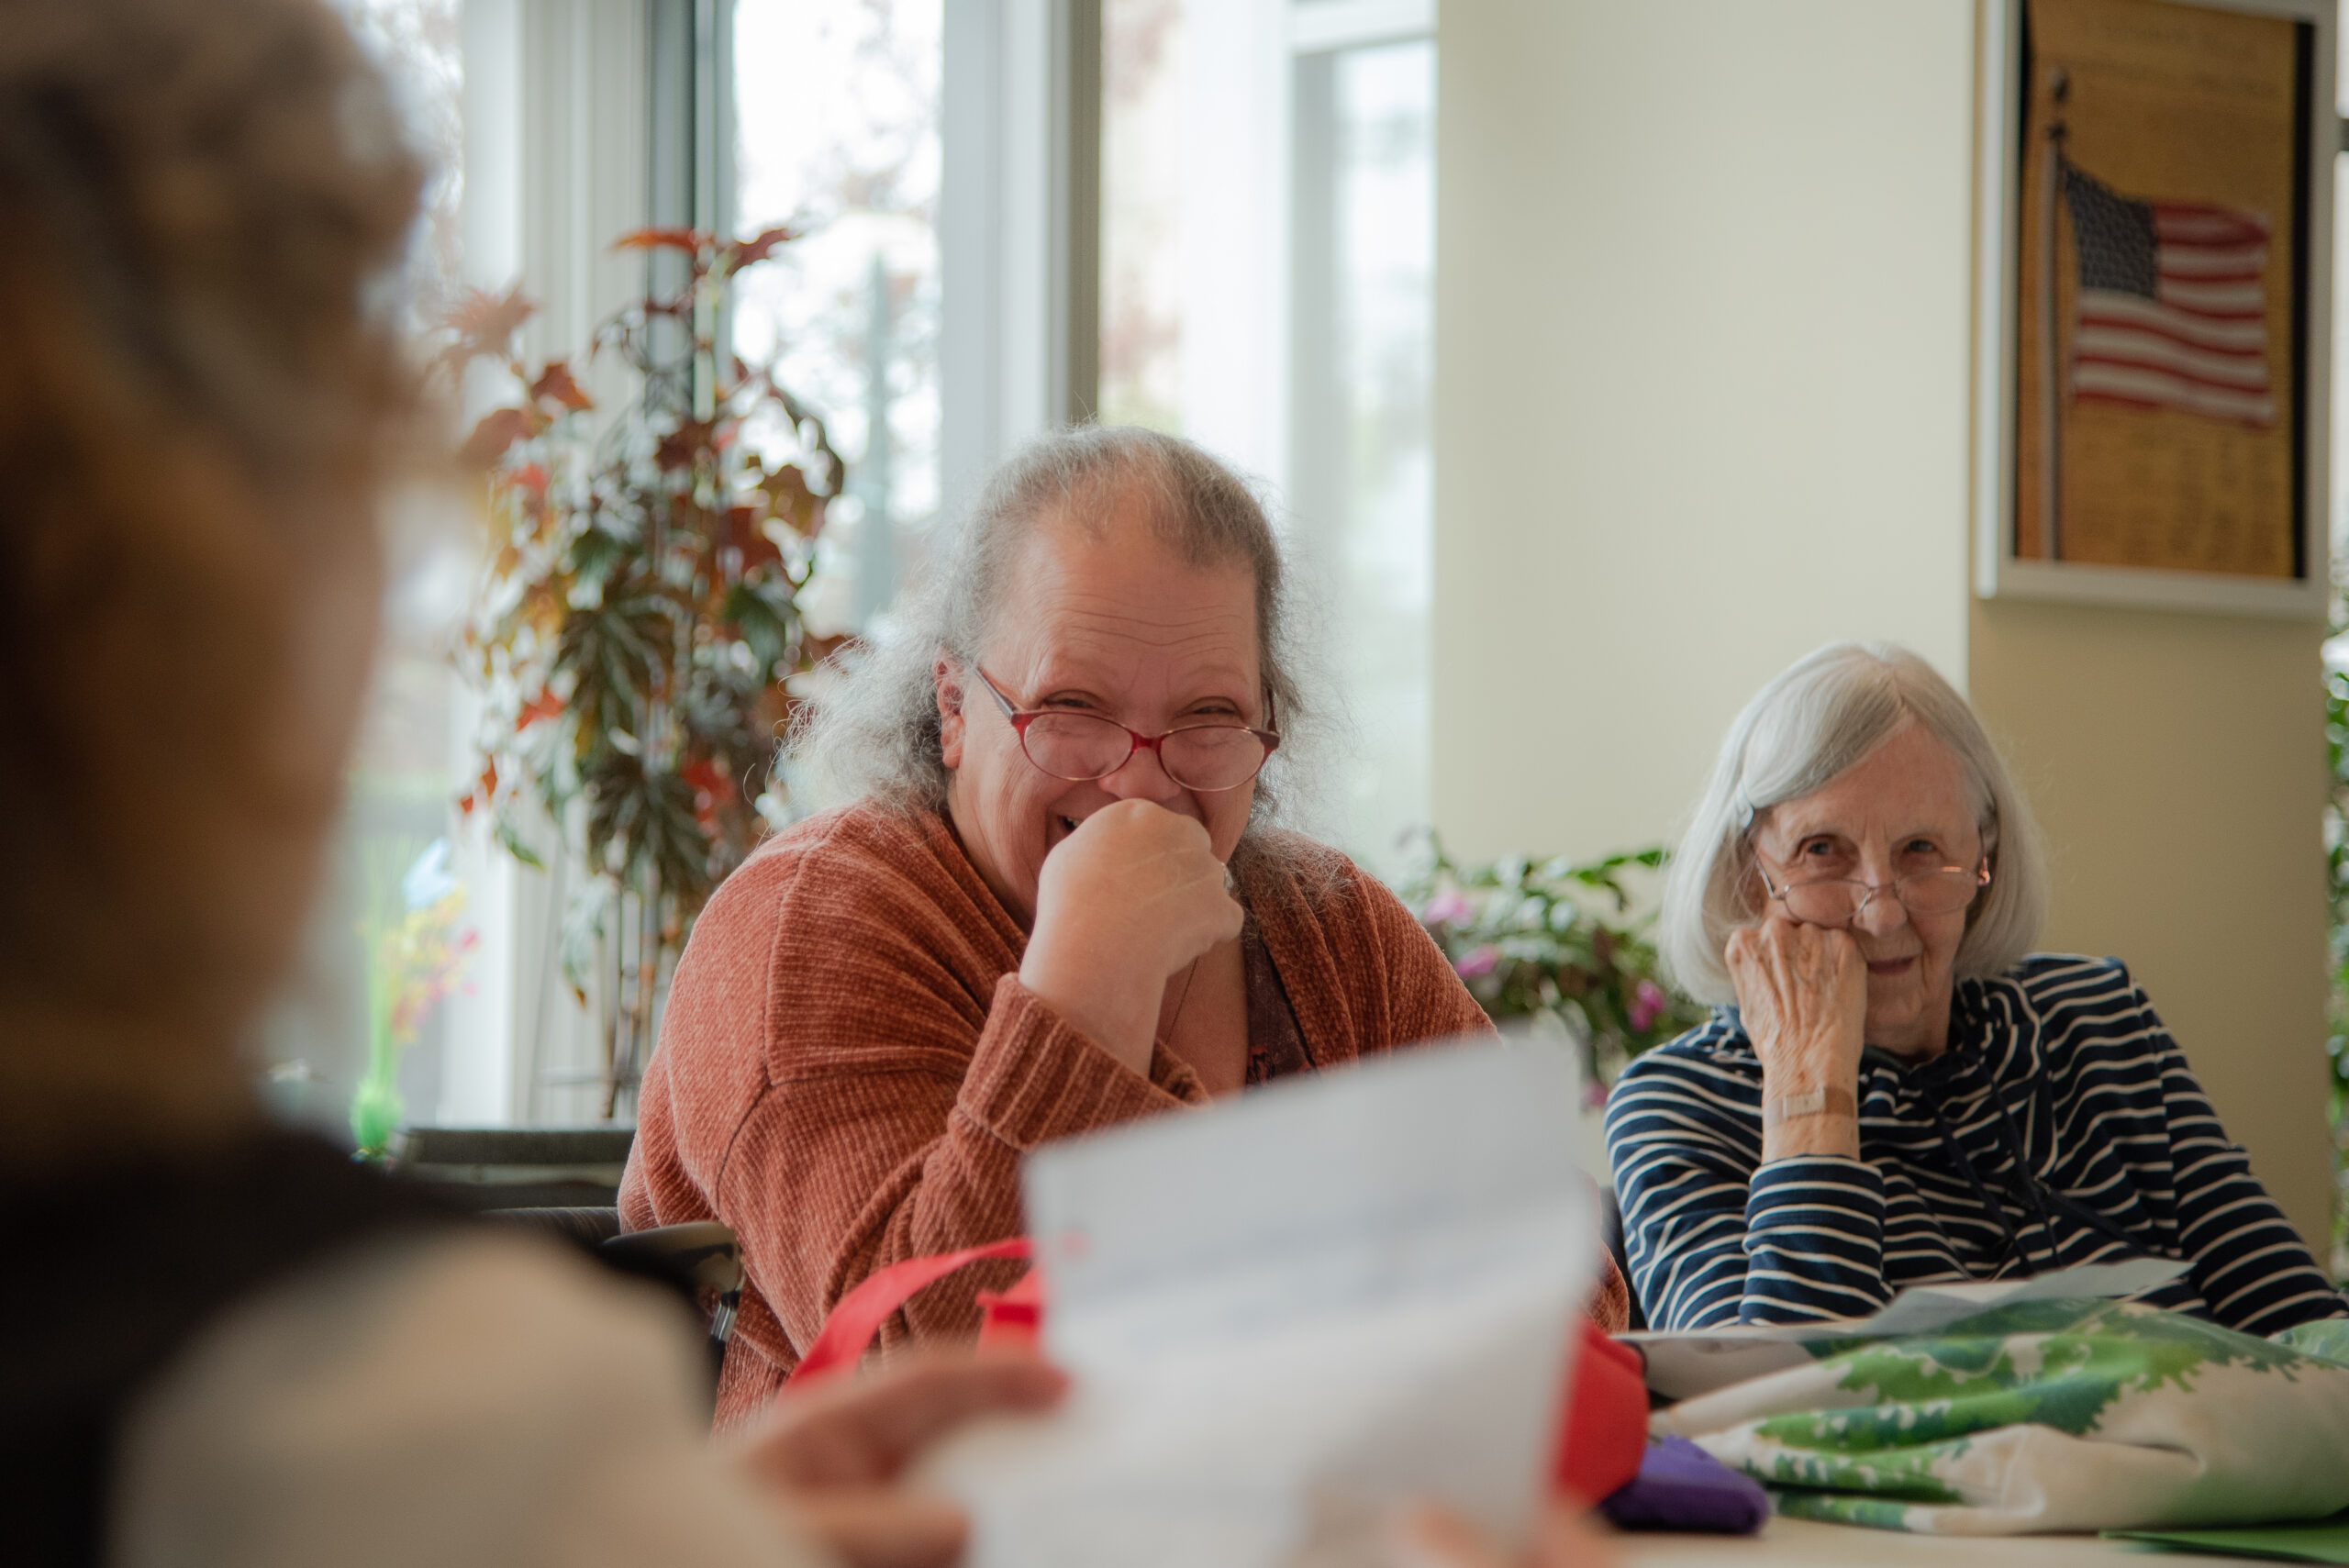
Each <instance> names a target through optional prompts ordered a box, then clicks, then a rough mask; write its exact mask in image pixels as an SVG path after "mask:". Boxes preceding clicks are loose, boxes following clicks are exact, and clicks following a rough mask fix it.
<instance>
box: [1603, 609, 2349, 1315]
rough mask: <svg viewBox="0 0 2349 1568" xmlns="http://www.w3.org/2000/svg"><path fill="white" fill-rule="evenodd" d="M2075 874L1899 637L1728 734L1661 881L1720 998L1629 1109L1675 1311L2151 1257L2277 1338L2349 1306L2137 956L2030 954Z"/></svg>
mask: <svg viewBox="0 0 2349 1568" xmlns="http://www.w3.org/2000/svg"><path fill="white" fill-rule="evenodd" d="M2047 885H2048V878H2047V865H2046V854H2045V851H2044V850H2043V847H2042V845H2041V841H2040V837H2039V832H2038V829H2037V828H2036V827H2035V826H2034V824H2033V823H2032V817H2031V812H2030V809H2029V807H2028V806H2026V805H2025V804H2024V801H2023V797H2022V794H2021V790H2019V789H2018V788H2017V787H2016V785H2015V782H2014V779H2013V777H2012V775H2011V774H2010V773H2009V772H2008V769H2007V765H2006V762H2004V760H2003V759H2001V758H2000V757H1999V755H1998V750H1997V749H1996V748H1995V747H1994V746H1992V745H1991V743H1990V740H1989V737H1988V736H1987V734H1986V733H1985V732H1984V730H1983V728H1982V724H1981V721H1980V719H1978V718H1977V717H1975V713H1974V710H1973V708H1972V707H1970V706H1968V705H1967V703H1966V701H1965V698H1964V697H1962V696H1960V695H1958V694H1957V692H1956V691H1955V690H1954V688H1953V687H1952V686H1951V685H1950V684H1949V683H1948V682H1946V681H1944V680H1943V679H1942V677H1941V676H1940V675H1939V674H1937V673H1934V671H1933V669H1932V666H1931V665H1929V664H1927V663H1926V662H1924V661H1923V660H1922V659H1920V658H1919V657H1918V656H1917V655H1916V654H1914V653H1911V652H1909V651H1908V650H1906V649H1903V648H1897V647H1893V646H1891V645H1889V644H1883V643H1870V644H1865V645H1863V644H1859V643H1838V644H1835V645H1833V646H1831V647H1827V648H1822V649H1820V651H1817V652H1815V653H1813V654H1811V655H1809V657H1807V658H1805V659H1802V660H1800V661H1798V662H1796V663H1795V664H1794V665H1793V666H1792V667H1791V668H1789V669H1788V670H1787V671H1786V673H1783V674H1781V675H1780V676H1778V678H1777V679H1776V680H1775V681H1772V682H1771V683H1770V684H1768V685H1767V686H1765V687H1764V688H1763V689H1762V691H1761V693H1760V694H1759V695H1756V696H1755V697H1754V698H1753V701H1752V702H1751V703H1750V704H1748V705H1747V706H1746V709H1745V711H1744V712H1743V713H1742V714H1741V715H1739V717H1738V718H1737V721H1736V723H1735V724H1733V725H1732V726H1731V728H1730V732H1729V737H1728V739H1727V740H1725V741H1724V742H1723V743H1722V746H1721V753H1720V762H1719V764H1718V765H1717V766H1716V768H1715V769H1714V772H1713V776H1712V781H1711V783H1710V784H1708V785H1707V787H1706V790H1705V795H1704V798H1703V799H1702V800H1701V801H1700V802H1699V803H1698V807H1697V811H1696V815H1695V817H1694V819H1693V820H1692V822H1691V824H1690V826H1689V828H1688V831H1687V837H1686V838H1684V839H1683V840H1682V841H1681V845H1680V850H1679V852H1678V854H1677V855H1676V856H1675V858H1674V861H1673V862H1672V869H1671V871H1670V873H1669V874H1668V876H1667V878H1666V881H1665V884H1664V910H1663V915H1662V919H1661V923H1660V925H1659V928H1658V934H1659V938H1660V943H1661V946H1662V948H1663V950H1664V959H1665V962H1667V964H1668V965H1669V966H1670V967H1671V970H1672V972H1673V975H1674V977H1675V979H1676V980H1677V981H1678V982H1679V984H1681V985H1682V986H1683V988H1685V989H1686V990H1687V992H1688V993H1689V994H1690V995H1693V996H1695V997H1697V998H1698V1000H1700V1001H1706V1002H1713V1003H1718V1004H1722V1006H1721V1008H1720V1012H1718V1013H1717V1014H1716V1015H1715V1017H1714V1018H1713V1020H1712V1021H1711V1022H1710V1023H1708V1024H1705V1025H1703V1026H1702V1027H1700V1028H1698V1029H1693V1030H1691V1031H1690V1032H1689V1033H1687V1034H1686V1035H1683V1036H1682V1037H1681V1038H1680V1039H1678V1040H1674V1041H1672V1042H1671V1043H1670V1044H1668V1045H1665V1046H1663V1047H1661V1048H1659V1049H1658V1050H1655V1051H1650V1052H1649V1053H1648V1054H1646V1055H1645V1056H1642V1057H1641V1058H1640V1059H1639V1060H1638V1061H1637V1062H1633V1063H1632V1064H1631V1067H1630V1068H1629V1069H1628V1070H1627V1071H1626V1072H1625V1073H1624V1074H1623V1077H1622V1080H1621V1081H1620V1083H1619V1084H1617V1085H1616V1087H1615V1091H1614V1093H1612V1094H1611V1095H1609V1096H1608V1102H1607V1145H1608V1156H1609V1162H1610V1163H1611V1164H1612V1166H1613V1169H1614V1172H1615V1181H1616V1186H1617V1190H1618V1192H1619V1193H1620V1195H1621V1201H1622V1206H1623V1231H1624V1238H1625V1241H1626V1244H1627V1246H1628V1248H1629V1251H1630V1253H1631V1274H1632V1277H1633V1278H1634V1279H1635V1280H1636V1281H1637V1282H1638V1285H1639V1293H1640V1300H1641V1301H1642V1304H1644V1305H1645V1307H1647V1312H1648V1317H1649V1318H1650V1320H1651V1321H1653V1323H1655V1324H1656V1325H1657V1326H1658V1327H1659V1328H1669V1329H1698V1328H1711V1327H1715V1326H1718V1325H1723V1324H1735V1323H1800V1322H1806V1321H1812V1320H1816V1319H1819V1318H1855V1317H1865V1316H1866V1315H1867V1314H1869V1313H1871V1312H1874V1311H1876V1309H1877V1308H1878V1307H1883V1306H1884V1305H1886V1303H1887V1302H1888V1301H1889V1300H1890V1299H1891V1297H1892V1296H1893V1295H1894V1293H1895V1292H1897V1291H1898V1290H1900V1289H1901V1288H1902V1287H1903V1286H1906V1285H1912V1284H1929V1283H1933V1282H1937V1281H1945V1280H1966V1279H1995V1278H2012V1277H2021V1276H2026V1275H2031V1274H2038V1273H2046V1272H2049V1271H2052V1270H2054V1269H2061V1268H2069V1267H2073V1266H2075V1265H2078V1264H2084V1263H2105V1262H2120V1261H2122V1260H2124V1259H2130V1258H2147V1257H2156V1258H2174V1259H2180V1260H2183V1261H2184V1262H2185V1263H2186V1265H2187V1267H2186V1270H2185V1272H2184V1273H2181V1274H2180V1275H2179V1276H2178V1277H2177V1278H2176V1279H2175V1280H2173V1281H2171V1282H2169V1283H2168V1284H2164V1285H2161V1286H2158V1287H2156V1288H2155V1289H2153V1290H2151V1291H2148V1292H2146V1293H2144V1294H2143V1296H2142V1297H2141V1299H2143V1300H2144V1301H2147V1302H2149V1303H2151V1304H2152V1305H2154V1306H2156V1307H2169V1308H2173V1309H2175V1310H2177V1311H2181V1312H2190V1313H2194V1314H2197V1315H2199V1316H2201V1317H2204V1318H2210V1319H2212V1320H2214V1321H2216V1322H2219V1323H2222V1324H2224V1325H2226V1326H2227V1327H2229V1328H2231V1329H2243V1330H2244V1331H2245V1332H2248V1333H2253V1334H2269V1333H2273V1332H2275V1331H2276V1330H2277V1329H2284V1328H2288V1327H2289V1326H2290V1325H2292V1324H2294V1323H2299V1322H2302V1321H2305V1320H2307V1319H2310V1318H2329V1317H2337V1316H2340V1315H2342V1314H2343V1313H2349V1302H2345V1301H2344V1300H2343V1297H2342V1295H2341V1293H2340V1292H2339V1291H2338V1290H2336V1289H2335V1288H2334V1287H2333V1285H2332V1282H2331V1281H2330V1280H2328V1279H2327V1278H2325V1276H2324V1274H2323V1273H2322V1272H2321V1271H2320V1270H2319V1269H2318V1268H2317V1266H2316V1261H2315V1259H2314V1258H2313V1257H2311V1256H2310V1252H2309V1250H2308V1247H2307V1246H2306V1245H2305V1244H2304V1243H2303V1242H2302V1241H2301V1240H2300V1237H2299V1232H2297V1231H2295V1230H2294V1229H2292V1227H2291V1225H2290V1224H2289V1223H2288V1221H2287V1220H2286V1219H2285V1218H2284V1216H2283V1214H2282V1212H2281V1211H2280V1210H2278V1209H2277V1207H2276V1203H2275V1200H2274V1199H2272V1198H2270V1197H2269V1196H2268V1195H2267V1193H2266V1190H2265V1189H2264V1188H2263V1187H2261V1185H2260V1184H2259V1181H2258V1178H2257V1177H2255V1176H2254V1175H2253V1174H2252V1172H2251V1164H2250V1162H2249V1161H2248V1160H2246V1159H2245V1158H2244V1156H2243V1151H2242V1150H2241V1149H2240V1148H2238V1147H2237V1146H2236V1145H2235V1144H2234V1143H2232V1141H2230V1140H2228V1138H2227V1135H2226V1132H2225V1129H2222V1128H2221V1126H2220V1125H2219V1118H2218V1117H2217V1116H2216V1114H2214V1113H2213V1112H2212V1110H2211V1108H2210V1100H2209V1099H2208V1098H2207V1097H2206V1096H2205V1095H2203V1093H2202V1088H2201V1085H2200V1084H2199V1083H2197V1082H2196V1081H2195V1077H2194V1074H2193V1073H2192V1071H2191V1070H2190V1069H2189V1068H2188V1066H2187V1064H2186V1057H2185V1055H2184V1053H2183V1052H2182V1051H2179V1049H2178V1047H2177V1042H2176V1040H2172V1039H2171V1038H2170V1035H2169V1031H2168V1029H2166V1028H2165V1026H2164V1025H2163V1023H2162V1020H2161V1018H2160V1017H2159V1016H2158V1015H2157V1014H2155V1012H2154V1006H2153V1003H2152V1002H2151V1001H2150V1000H2148V999H2147V997H2146V995H2145V993H2144V992H2143V989H2141V988H2140V987H2139V986H2138V985H2137V984H2136V982H2135V981H2134V980H2132V978H2131V977H2130V974H2129V971H2128V970H2127V969H2126V968H2125V967H2124V966H2123V965H2122V964H2121V962H2120V961H2119V960H2118V959H2110V958H2106V959H2093V958H2076V957H2068V956H2065V955H2061V954H2054V953H2039V952H2033V951H2031V950H2032V942H2033V940H2034V939H2035V938H2036V937H2037V936H2038V933H2039V926H2040V922H2041V921H2042V919H2043V918H2044V917H2045V914H2046V906H2047Z"/></svg>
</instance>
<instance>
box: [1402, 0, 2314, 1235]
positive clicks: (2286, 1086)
mask: <svg viewBox="0 0 2349 1568" xmlns="http://www.w3.org/2000/svg"><path fill="white" fill-rule="evenodd" d="M1974 39H1975V12H1974V6H1973V3H1972V0H1901V3H1900V4H1898V5H1886V4H1883V3H1882V0H1773V3H1772V4H1770V5H1768V6H1756V5H1753V4H1751V0H1545V3H1542V4H1528V3H1526V0H1445V4H1444V6H1443V11H1442V39H1441V57H1442V64H1441V78H1440V85H1439V100H1438V101H1439V112H1440V115H1441V119H1440V122H1439V134H1438V147H1439V159H1440V164H1439V181H1438V192H1439V198H1438V200H1439V210H1438V228H1437V243H1438V284H1437V346H1438V361H1437V373H1436V399H1437V403H1436V421H1435V422H1436V448H1437V479H1436V515H1437V517H1438V528H1437V542H1436V584H1435V595H1434V605H1435V614H1434V640H1435V648H1434V657H1435V713H1436V718H1435V733H1434V738H1433V739H1434V752H1435V762H1434V776H1433V781H1432V782H1433V791H1434V814H1435V818H1436V822H1437V825H1438V826H1439V828H1442V830H1443V832H1444V834H1445V836H1446V838H1447V839H1448V840H1451V842H1452V843H1453V845H1454V846H1455V847H1456V848H1458V849H1459V850H1462V851H1466V852H1469V853H1475V854H1484V853H1491V852H1497V851H1502V850H1510V849H1522V850H1529V851H1573V852H1576V853H1593V852H1598V851H1605V850H1610V849H1617V848H1623V847H1628V846H1631V845H1634V844H1640V843H1647V842H1653V841H1654V840H1660V839H1664V838H1665V837H1667V836H1668V835H1669V834H1670V833H1671V832H1672V831H1673V830H1674V828H1675V827H1676V826H1677V824H1678V821H1679V818H1680V814H1681V813H1682V812H1683V811H1684V810H1685V809H1686V807H1687V804H1688V802H1689V801H1690V799H1691V798H1692V797H1693V795H1694V794H1695V792H1696V790H1697V788H1698V785H1699V784H1700V783H1701V781H1702V778H1703V774H1704V772H1705V769H1706V768H1707V766H1708V765H1709V762H1710V757H1711V752H1712V750H1713V748H1714V746H1715V745H1716V744H1717V742H1718V740H1719V738H1720V732H1721V730H1722V728H1724V726H1725V725H1726V724H1727V722H1728V720H1729V718H1730V717H1731V714H1733V713H1734V712H1735V711H1736V709H1737V708H1738V706H1740V705H1742V703H1743V702H1744V701H1745V700H1746V698H1747V697H1748V696H1750V695H1752V693H1753V690H1754V689H1755V688H1756V687H1757V686H1758V685H1760V684H1761V683H1762V682H1763V681H1765V679H1767V678H1768V677H1769V676H1770V675H1771V674H1772V673H1775V672H1776V670H1778V669H1779V668H1780V667H1782V666H1783V665H1784V664H1785V663H1786V662H1788V661H1789V660H1791V659H1792V658H1794V657H1795V656H1796V655H1798V654H1799V653H1801V652H1803V651H1807V650H1808V649H1809V648H1812V647H1814V646H1816V645H1817V644H1819V643H1820V642H1822V641H1826V640H1828V639H1832V638H1837V637H1891V638H1897V639H1900V640H1902V641H1905V642H1907V643H1909V645H1910V646H1912V647H1914V648H1916V649H1917V650H1919V651H1920V652H1922V653H1924V654H1925V655H1926V656H1927V657H1928V658H1930V659H1932V661H1933V662H1935V663H1936V664H1937V665H1938V666H1939V667H1940V668H1941V669H1942V670H1943V672H1944V673H1948V674H1949V675H1951V676H1952V677H1953V678H1954V679H1955V680H1957V681H1958V682H1959V683H1960V684H1964V685H1967V686H1969V687H1970V689H1971V691H1972V693H1973V695H1974V696H1975V698H1976V702H1977V703H1978V705H1979V706H1981V708H1982V710H1983V713H1984V716H1985V717H1986V718H1987V720H1988V721H1989V722H1990V724H1991V727H1992V728H1993V730H1994V732H1996V733H1997V734H1998V736H1999V738H2000V740H2002V741H2003V742H2004V743H2005V744H2006V745H2007V747H2008V748H2009V755H2010V756H2011V757H2012V758H2013V760H2014V761H2015V762H2016V764H2017V766H2018V768H2019V770H2020V771H2021V773H2022V775H2023V776H2024V778H2025V780H2026V782H2027V784H2028V785H2029V786H2030V787H2031V788H2032V792H2033V795H2034V797H2035V798H2036V799H2037V800H2038V801H2039V803H2040V805H2041V809H2042V811H2043V815H2044V817H2045V818H2046V821H2047V825H2048V827H2049V828H2050V832H2051V836H2052V837H2053V838H2054V840H2055V841H2056V843H2057V845H2058V847H2059V850H2060V852H2061V853H2060V860H2059V864H2058V877H2059V882H2058V887H2057V896H2056V906H2055V915H2054V922H2053V924H2052V926H2051V928H2050V929H2049V931H2048V933H2047V941H2048V945H2050V946H2052V947H2055V948H2059V949H2078V950H2085V951H2095V952H2099V953H2101V952H2118V953H2120V954H2121V955H2122V956H2124V957H2126V958H2127V959H2128V960H2129V961H2130V962H2131V964H2132V968H2133V969H2134V970H2135V972H2136V973H2138V974H2139V975H2140V976H2141V977H2142V978H2143V981H2144V983H2145V984H2146V986H2147V988H2148V990H2149V991H2150V992H2151V993H2152V995H2154V1000H2155V1002H2156V1004H2157V1005H2158V1006H2160V1007H2161V1009H2162V1010H2163V1012H2164V1014H2165V1017H2166V1018H2168V1019H2169V1021H2170V1023H2171V1025H2172V1026H2173V1028H2174V1029H2175V1030H2176V1033H2177V1034H2178V1036H2179V1038H2180V1039H2181V1040H2182V1041H2183V1042H2184V1043H2185V1045H2186V1047H2187V1050H2188V1055H2189V1057H2190V1058H2191V1060H2192V1061H2193V1062H2194V1064H2195V1067H2196V1069H2197V1070H2198V1071H2199V1073H2201V1074H2202V1076H2203V1077H2204V1079H2205V1081H2206V1082H2207V1083H2208V1084H2210V1089H2211V1092H2212V1095H2213V1097H2214V1098H2215V1099H2216V1100H2217V1102H2218V1105H2219V1108H2220V1110H2221V1114H2222V1115H2223V1116H2224V1118H2226V1120H2227V1123H2228V1126H2229V1128H2230V1129H2231V1130H2232V1132H2233V1133H2234V1135H2235V1136H2236V1137H2237V1138H2238V1139H2240V1140H2242V1141H2243V1143H2244V1144H2245V1145H2246V1146H2247V1147H2248V1148H2249V1149H2250V1150H2251V1151H2252V1156H2253V1160H2254V1164H2255V1166H2256V1167H2257V1169H2258V1171H2259V1173H2260V1174H2261V1176H2262V1177H2263V1178H2264V1179H2265V1180H2266V1182H2267V1183H2268V1184H2269V1186H2270V1187H2271V1189H2272V1190H2274V1191H2275V1193H2276V1194H2277V1196H2278V1198H2279V1199H2280V1200H2281V1201H2282V1202H2283V1204H2284V1206H2285V1208H2286V1210H2287V1212H2288V1213H2289V1214H2290V1215H2291V1217H2292V1218H2293V1219H2294V1220H2295V1221H2296V1222H2297V1223H2298V1224H2299V1226H2300V1227H2301V1228H2302V1229H2303V1230H2304V1231H2306V1232H2308V1233H2310V1235H2312V1236H2313V1235H2316V1234H2319V1233H2320V1232H2321V1228H2322V1225H2323V1221H2324V1217H2325V1215H2326V1214H2327V1212H2328V1205H2329V1201H2330V1182H2329V1178H2328V1169H2329V1166H2328V1159H2329V1156H2328V1151H2327V1149H2326V1144H2325V1140H2324V1133H2323V1128H2322V1123H2321V1086H2322V1082H2323V1039H2324V1029H2323V999H2324V981H2323V973H2322V967H2323V958H2324V954H2323V907H2322V871H2321V850H2320V846H2319V843H2318V840H2317V827H2316V822H2317V814H2318V811H2319V809H2320V806H2321V801H2322V790H2323V778H2322V765H2323V752H2322V743H2323V742H2322V733H2321V700H2320V698H2319V695H2318V687H2317V677H2318V662H2317V651H2316V650H2317V639H2318V634H2317V631H2316V630H2315V628H2312V627H2309V626H2306V625H2298V626H2295V625H2279V624H2277V623H2273V622H2264V621H2252V620H2242V619H2231V618H2223V617H2194V616H2185V615H2174V614H2154V613H2150V612H2146V613H2138V612H2123V611H2113V610H2091V609H2076V608H2070V607H2064V606H2029V605H2018V604H2011V603H2001V604H1991V605H1978V604H1976V603H1975V602H1974V601H1973V600H1972V599H1971V597H1970V593H1969V580H1968V575H1967V572H1968V559H1969V550H1968V530H1969V527H1970V521H1969V514H1968V506H1969V498H1968V493H1967V463H1968V451H1969V441H1970V431H1969V428H1968V422H1967V410H1968V406H1969V396H1970V382H1969V376H1970V366H1971V356H1970V348H1969V344H1970V341H1971V331H1972V328H1971V323H1970V311H1969V299H1970V291H1971V288H1972V272H1971V266H1970V256H1971V242H1972V227H1971V225H1972V178H1973V175H1972V146H1973V137H1974V128H1975V122H1974V47H1975V44H1974Z"/></svg>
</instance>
